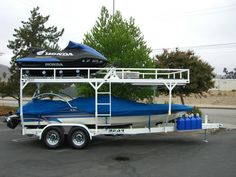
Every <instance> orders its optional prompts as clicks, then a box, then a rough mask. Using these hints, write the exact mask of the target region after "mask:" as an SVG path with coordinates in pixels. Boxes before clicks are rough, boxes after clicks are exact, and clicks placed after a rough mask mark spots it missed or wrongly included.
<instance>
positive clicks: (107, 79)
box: [20, 67, 190, 134]
mask: <svg viewBox="0 0 236 177" xmlns="http://www.w3.org/2000/svg"><path fill="white" fill-rule="evenodd" d="M32 71H37V72H40V73H42V75H40V76H31V75H30V74H29V73H30V72H32ZM66 71H70V72H71V73H74V74H72V75H66V76H63V74H62V73H63V72H66ZM47 72H50V73H51V74H50V75H46V74H45V73H47ZM80 73H83V74H82V75H81V74H80ZM189 82H190V73H189V69H151V68H114V67H111V68H20V117H21V122H22V129H23V132H22V133H23V134H24V119H23V89H24V88H25V87H26V86H27V85H28V84H29V83H35V84H41V83H89V84H90V85H91V86H92V87H93V88H94V90H95V99H96V104H95V106H96V108H95V117H96V131H97V130H98V126H99V123H98V117H100V116H101V115H99V112H98V106H99V103H98V100H97V99H98V94H99V93H100V92H99V88H101V86H102V85H103V84H104V83H108V84H109V85H111V84H112V83H129V84H133V85H153V86H155V85H163V86H166V87H167V88H168V90H169V111H168V113H169V115H171V99H172V90H173V88H174V87H175V86H176V85H186V84H188V83H189ZM109 87H111V86H109ZM108 94H109V96H110V97H111V88H109V92H108ZM109 104H110V105H109V106H110V108H111V104H112V103H111V102H109ZM110 111H111V110H110ZM110 113H111V112H110ZM110 113H109V116H110V117H111V114H110Z"/></svg>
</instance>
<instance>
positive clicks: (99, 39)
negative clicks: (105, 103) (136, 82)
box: [78, 7, 154, 100]
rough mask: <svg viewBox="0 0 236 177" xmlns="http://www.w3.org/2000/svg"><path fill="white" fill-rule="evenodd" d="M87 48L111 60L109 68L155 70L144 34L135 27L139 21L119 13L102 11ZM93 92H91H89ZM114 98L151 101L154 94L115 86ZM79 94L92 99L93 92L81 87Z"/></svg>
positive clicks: (89, 35)
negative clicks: (112, 13) (148, 99)
mask: <svg viewBox="0 0 236 177" xmlns="http://www.w3.org/2000/svg"><path fill="white" fill-rule="evenodd" d="M83 43H84V44H87V45H89V46H91V47H93V48H95V49H96V50H98V51H99V52H101V53H102V54H103V55H104V56H106V57H107V58H108V66H116V67H127V68H128V67H133V68H135V67H139V68H143V67H146V68H150V67H154V63H153V61H152V60H151V58H150V57H149V54H150V52H151V49H150V48H149V47H147V44H146V42H145V41H144V37H143V35H142V33H141V30H140V29H139V28H138V27H137V26H136V25H135V20H134V19H133V18H130V19H129V20H124V19H123V17H122V15H121V13H120V12H119V11H117V12H116V13H115V14H114V16H112V15H110V14H109V12H108V10H107V9H106V8H105V7H102V9H101V14H100V17H98V20H97V21H96V24H95V25H94V27H93V28H92V29H91V31H90V32H88V33H87V34H85V37H84V40H83ZM89 89H90V90H89ZM112 91H113V95H115V96H119V97H125V98H129V99H134V100H135V99H143V98H150V97H151V95H152V90H151V89H150V88H149V87H143V88H142V87H140V88H138V89H137V87H134V86H131V85H128V84H126V85H122V86H121V85H120V84H119V85H115V84H114V85H113V86H112ZM78 93H79V94H81V95H91V94H92V93H94V91H93V90H91V88H88V87H83V86H78Z"/></svg>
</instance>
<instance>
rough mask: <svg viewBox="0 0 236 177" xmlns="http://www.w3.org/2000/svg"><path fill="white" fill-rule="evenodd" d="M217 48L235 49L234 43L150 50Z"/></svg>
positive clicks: (235, 43)
mask: <svg viewBox="0 0 236 177" xmlns="http://www.w3.org/2000/svg"><path fill="white" fill-rule="evenodd" d="M219 47H233V48H236V42H229V43H218V44H206V45H195V46H183V47H171V48H169V47H166V48H165V47H163V48H156V49H152V50H153V51H160V50H163V49H168V50H174V49H176V48H179V49H211V48H219Z"/></svg>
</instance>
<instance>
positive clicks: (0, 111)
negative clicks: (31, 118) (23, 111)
mask: <svg viewBox="0 0 236 177" xmlns="http://www.w3.org/2000/svg"><path fill="white" fill-rule="evenodd" d="M16 110H17V107H11V106H0V116H3V115H7V114H9V112H12V113H13V114H14V113H15V112H16Z"/></svg>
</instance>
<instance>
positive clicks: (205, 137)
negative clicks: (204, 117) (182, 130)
mask: <svg viewBox="0 0 236 177" xmlns="http://www.w3.org/2000/svg"><path fill="white" fill-rule="evenodd" d="M203 142H204V143H208V140H207V129H205V130H204V139H203Z"/></svg>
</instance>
